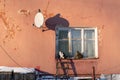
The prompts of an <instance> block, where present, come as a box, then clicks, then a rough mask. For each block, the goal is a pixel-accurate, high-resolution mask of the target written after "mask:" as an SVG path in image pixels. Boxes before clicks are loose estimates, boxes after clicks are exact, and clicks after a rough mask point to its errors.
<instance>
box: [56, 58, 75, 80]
mask: <svg viewBox="0 0 120 80" xmlns="http://www.w3.org/2000/svg"><path fill="white" fill-rule="evenodd" d="M70 70H71V71H73V68H72V62H71V59H57V60H56V77H58V78H64V79H69V78H70V75H69V71H70Z"/></svg>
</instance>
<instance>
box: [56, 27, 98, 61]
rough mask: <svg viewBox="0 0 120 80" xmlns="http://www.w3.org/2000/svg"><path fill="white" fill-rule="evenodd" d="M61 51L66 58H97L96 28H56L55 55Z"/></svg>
mask: <svg viewBox="0 0 120 80" xmlns="http://www.w3.org/2000/svg"><path fill="white" fill-rule="evenodd" d="M59 51H62V52H63V53H64V55H65V56H66V58H73V59H74V58H75V56H76V55H77V53H79V54H81V55H82V58H97V57H98V49H97V28H65V27H57V28H56V53H57V54H56V57H57V58H58V56H59Z"/></svg>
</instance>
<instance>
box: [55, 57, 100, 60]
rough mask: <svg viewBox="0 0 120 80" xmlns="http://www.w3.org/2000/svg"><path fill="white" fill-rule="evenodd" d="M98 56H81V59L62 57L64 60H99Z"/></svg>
mask: <svg viewBox="0 0 120 80" xmlns="http://www.w3.org/2000/svg"><path fill="white" fill-rule="evenodd" d="M56 59H60V58H56ZM97 59H99V57H98V58H80V59H75V58H66V59H62V60H97Z"/></svg>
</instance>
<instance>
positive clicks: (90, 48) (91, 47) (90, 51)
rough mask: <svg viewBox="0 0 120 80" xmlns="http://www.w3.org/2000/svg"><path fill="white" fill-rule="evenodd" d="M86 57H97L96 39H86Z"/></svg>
mask: <svg viewBox="0 0 120 80" xmlns="http://www.w3.org/2000/svg"><path fill="white" fill-rule="evenodd" d="M83 55H84V57H88V58H89V57H90V58H93V57H95V41H94V40H85V41H84V54H83Z"/></svg>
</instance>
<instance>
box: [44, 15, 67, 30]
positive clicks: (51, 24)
mask: <svg viewBox="0 0 120 80" xmlns="http://www.w3.org/2000/svg"><path fill="white" fill-rule="evenodd" d="M45 25H46V27H47V28H48V30H55V27H56V26H57V25H61V26H63V27H69V22H68V21H67V20H66V19H65V18H62V17H61V16H60V14H57V15H55V16H53V17H50V18H48V19H47V20H46V21H45Z"/></svg>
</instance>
